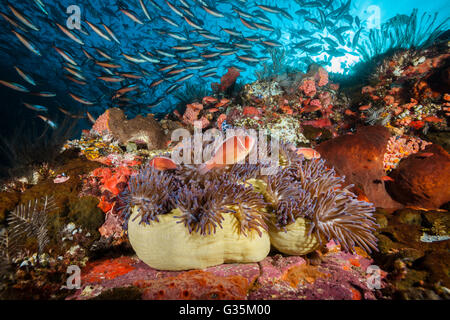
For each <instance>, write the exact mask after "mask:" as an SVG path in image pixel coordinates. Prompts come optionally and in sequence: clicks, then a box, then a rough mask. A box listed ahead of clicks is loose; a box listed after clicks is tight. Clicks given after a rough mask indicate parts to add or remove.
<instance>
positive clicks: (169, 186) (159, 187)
mask: <svg viewBox="0 0 450 320" xmlns="http://www.w3.org/2000/svg"><path fill="white" fill-rule="evenodd" d="M177 187H178V184H177V182H176V181H175V180H174V179H173V177H172V176H171V175H169V174H167V173H166V172H164V171H158V170H156V169H153V168H152V167H151V166H145V167H144V168H143V169H141V171H140V172H139V173H138V174H137V175H134V176H131V177H130V179H129V181H128V186H127V188H125V190H124V191H123V192H122V193H121V194H120V195H119V199H120V202H121V203H124V204H125V205H124V207H123V212H122V216H123V218H124V221H125V224H124V229H125V230H126V229H127V226H128V219H129V218H130V216H131V213H132V210H133V208H134V207H137V208H138V215H137V216H136V218H137V217H140V218H141V221H140V223H147V224H150V223H151V221H156V222H158V215H160V214H165V213H168V212H170V211H171V210H172V209H173V196H174V193H175V192H176V190H177Z"/></svg>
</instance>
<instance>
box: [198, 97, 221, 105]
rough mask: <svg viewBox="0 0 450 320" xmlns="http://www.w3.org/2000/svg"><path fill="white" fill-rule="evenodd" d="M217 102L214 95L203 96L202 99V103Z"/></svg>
mask: <svg viewBox="0 0 450 320" xmlns="http://www.w3.org/2000/svg"><path fill="white" fill-rule="evenodd" d="M217 102H218V100H217V99H216V98H214V97H204V98H203V99H202V103H203V104H212V103H217Z"/></svg>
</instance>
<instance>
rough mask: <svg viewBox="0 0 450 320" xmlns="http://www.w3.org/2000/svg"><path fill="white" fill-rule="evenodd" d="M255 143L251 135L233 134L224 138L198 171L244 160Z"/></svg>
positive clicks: (203, 172)
mask: <svg viewBox="0 0 450 320" xmlns="http://www.w3.org/2000/svg"><path fill="white" fill-rule="evenodd" d="M255 144H256V139H255V138H253V137H251V136H233V137H230V138H228V139H226V140H225V141H224V142H223V143H222V145H220V146H219V147H218V148H217V150H216V152H214V156H213V157H212V158H211V159H210V160H208V161H206V162H205V163H204V164H202V165H201V166H200V169H199V171H200V173H201V174H205V173H206V172H208V171H209V170H211V169H213V168H217V167H223V166H225V165H227V164H233V163H237V162H239V161H242V160H244V159H245V157H246V156H247V155H248V154H249V153H250V152H251V151H252V149H253V147H254V146H255Z"/></svg>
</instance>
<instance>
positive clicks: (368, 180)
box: [317, 126, 400, 208]
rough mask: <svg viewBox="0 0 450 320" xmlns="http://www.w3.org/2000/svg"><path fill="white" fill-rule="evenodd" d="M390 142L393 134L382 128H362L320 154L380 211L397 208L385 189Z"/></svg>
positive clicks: (324, 145) (323, 148) (323, 145)
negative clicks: (381, 208) (384, 177)
mask: <svg viewBox="0 0 450 320" xmlns="http://www.w3.org/2000/svg"><path fill="white" fill-rule="evenodd" d="M389 138H390V133H389V130H388V129H386V128H384V127H381V126H371V127H362V128H360V129H358V131H357V132H356V133H355V134H348V135H344V136H340V137H337V138H335V139H332V140H328V141H325V142H323V143H321V144H320V145H319V146H318V147H317V151H318V152H319V153H320V154H321V156H322V158H323V159H325V160H326V163H327V165H328V166H330V167H334V168H335V170H336V172H337V174H339V175H341V176H345V182H346V183H347V184H354V185H355V186H356V187H358V188H359V189H361V190H362V191H363V192H364V194H365V195H366V196H367V197H368V198H369V200H370V201H371V202H373V203H374V205H375V206H377V207H384V208H397V207H399V206H400V205H399V204H398V203H396V202H395V201H393V200H392V199H391V197H390V196H389V194H388V193H387V192H386V189H385V187H384V181H382V180H381V178H382V177H383V176H385V171H384V167H383V158H384V153H385V152H386V146H387V143H388V140H389Z"/></svg>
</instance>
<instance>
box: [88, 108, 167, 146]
mask: <svg viewBox="0 0 450 320" xmlns="http://www.w3.org/2000/svg"><path fill="white" fill-rule="evenodd" d="M106 118H107V120H106ZM100 120H101V121H100ZM95 127H96V131H97V130H100V131H102V130H103V128H107V129H108V132H109V133H110V134H111V135H112V136H113V137H114V138H115V139H117V140H118V141H119V143H120V144H122V145H127V143H128V142H139V143H144V144H146V145H147V148H148V149H149V150H154V149H163V148H164V147H165V146H166V143H167V141H168V139H167V137H166V135H165V134H164V130H163V129H162V128H161V126H160V125H159V123H158V121H156V120H155V119H153V116H151V115H147V116H146V117H143V116H141V115H138V116H136V118H134V119H127V118H126V116H125V113H124V112H123V110H121V109H119V108H111V109H108V110H106V111H105V114H103V115H102V116H100V118H99V123H98V125H96V126H95Z"/></svg>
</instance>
